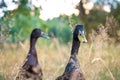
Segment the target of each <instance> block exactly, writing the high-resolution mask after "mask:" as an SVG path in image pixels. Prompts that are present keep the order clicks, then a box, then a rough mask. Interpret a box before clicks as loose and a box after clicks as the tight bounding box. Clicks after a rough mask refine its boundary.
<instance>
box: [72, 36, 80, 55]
mask: <svg viewBox="0 0 120 80" xmlns="http://www.w3.org/2000/svg"><path fill="white" fill-rule="evenodd" d="M79 47H80V41H79V40H78V39H74V38H73V42H72V49H71V56H76V55H77V54H78V50H79Z"/></svg>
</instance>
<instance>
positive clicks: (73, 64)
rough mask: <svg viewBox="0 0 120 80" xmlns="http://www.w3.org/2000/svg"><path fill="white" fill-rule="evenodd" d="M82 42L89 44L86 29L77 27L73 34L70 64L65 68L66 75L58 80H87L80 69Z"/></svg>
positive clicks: (81, 26) (80, 26)
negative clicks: (79, 52) (79, 54)
mask: <svg viewBox="0 0 120 80" xmlns="http://www.w3.org/2000/svg"><path fill="white" fill-rule="evenodd" d="M81 42H83V43H85V42H87V40H86V38H85V34H84V27H83V25H77V26H76V27H75V29H74V32H73V42H72V49H71V56H70V59H69V62H68V64H67V66H66V68H65V71H64V73H63V74H62V75H61V76H59V77H58V78H57V79H56V80H85V78H84V76H83V73H82V71H81V69H80V64H79V61H78V59H77V55H78V50H79V47H80V43H81Z"/></svg>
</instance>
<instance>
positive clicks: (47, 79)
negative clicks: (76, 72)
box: [0, 0, 120, 80]
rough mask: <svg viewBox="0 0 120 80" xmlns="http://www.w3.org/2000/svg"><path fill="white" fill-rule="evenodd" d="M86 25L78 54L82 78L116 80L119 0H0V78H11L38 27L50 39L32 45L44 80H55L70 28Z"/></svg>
mask: <svg viewBox="0 0 120 80" xmlns="http://www.w3.org/2000/svg"><path fill="white" fill-rule="evenodd" d="M76 24H82V25H84V26H85V32H86V38H87V40H88V43H86V44H81V47H80V50H79V54H78V58H79V62H80V65H81V69H82V71H83V73H84V75H85V77H86V80H120V0H0V80H13V79H14V77H15V75H16V74H17V72H18V71H19V68H20V66H22V64H23V61H24V59H25V57H26V55H27V53H28V50H29V37H30V33H31V31H32V30H33V29H34V28H40V29H42V30H43V31H44V32H46V33H47V34H48V35H49V36H50V37H51V39H50V40H46V39H43V38H41V39H39V40H38V42H37V44H36V48H37V52H38V58H39V63H40V65H41V67H42V69H43V74H44V76H43V78H44V79H43V80H55V78H56V77H57V76H59V75H61V74H62V73H63V71H64V68H65V66H66V64H67V61H68V60H69V56H70V51H71V45H72V32H73V30H74V27H75V25H76Z"/></svg>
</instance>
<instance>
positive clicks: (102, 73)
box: [0, 35, 120, 80]
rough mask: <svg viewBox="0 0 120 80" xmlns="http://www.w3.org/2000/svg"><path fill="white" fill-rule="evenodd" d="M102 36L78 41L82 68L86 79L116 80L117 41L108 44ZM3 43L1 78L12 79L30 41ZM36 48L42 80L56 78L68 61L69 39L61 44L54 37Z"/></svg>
mask: <svg viewBox="0 0 120 80" xmlns="http://www.w3.org/2000/svg"><path fill="white" fill-rule="evenodd" d="M101 38H102V37H100V35H98V36H96V39H94V41H93V42H92V43H91V44H88V43H86V44H81V47H80V49H79V54H78V58H79V62H80V65H81V69H82V71H83V73H84V76H85V78H86V80H119V79H120V63H119V62H120V54H119V53H120V50H119V49H120V45H119V44H118V45H114V44H108V43H106V42H104V40H102V41H101ZM99 40H100V41H101V42H100V41H99ZM39 41H41V40H39ZM39 41H38V42H39ZM4 47H5V48H4V50H1V51H0V80H13V79H14V77H15V75H16V74H17V72H18V70H19V68H20V66H21V65H22V64H23V61H24V59H25V57H26V55H27V52H28V50H29V41H26V42H25V43H19V46H18V45H14V44H11V45H8V44H4ZM36 48H37V53H38V59H39V63H40V65H41V67H42V69H43V74H44V76H43V78H44V80H55V78H56V77H57V76H59V75H61V74H62V73H63V71H64V68H65V66H66V64H67V62H68V59H69V56H70V50H71V42H70V43H69V44H68V45H61V44H59V42H58V40H57V39H55V38H54V39H52V42H51V43H50V44H45V45H43V43H39V44H37V45H36Z"/></svg>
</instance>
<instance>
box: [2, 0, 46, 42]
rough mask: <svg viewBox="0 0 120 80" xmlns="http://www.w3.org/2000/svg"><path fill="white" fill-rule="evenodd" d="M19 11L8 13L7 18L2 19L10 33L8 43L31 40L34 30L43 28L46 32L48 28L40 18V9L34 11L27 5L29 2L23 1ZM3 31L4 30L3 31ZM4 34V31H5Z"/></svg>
mask: <svg viewBox="0 0 120 80" xmlns="http://www.w3.org/2000/svg"><path fill="white" fill-rule="evenodd" d="M20 2H21V4H20V5H19V7H18V9H17V10H14V11H7V12H6V14H5V16H4V17H3V18H2V19H1V21H2V23H3V24H2V25H1V27H4V25H5V26H6V27H7V28H6V29H5V30H7V31H9V33H10V34H9V36H10V38H11V39H9V40H8V41H7V42H11V41H12V42H13V43H16V42H19V41H22V42H23V41H24V40H25V39H26V38H29V35H30V33H31V31H32V29H33V28H41V29H43V30H45V29H46V28H47V27H46V25H45V24H44V21H42V20H41V19H40V18H39V12H40V9H39V8H35V9H34V10H32V9H31V8H30V6H28V5H27V0H21V1H20ZM2 31H3V30H2ZM3 32H4V31H3Z"/></svg>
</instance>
